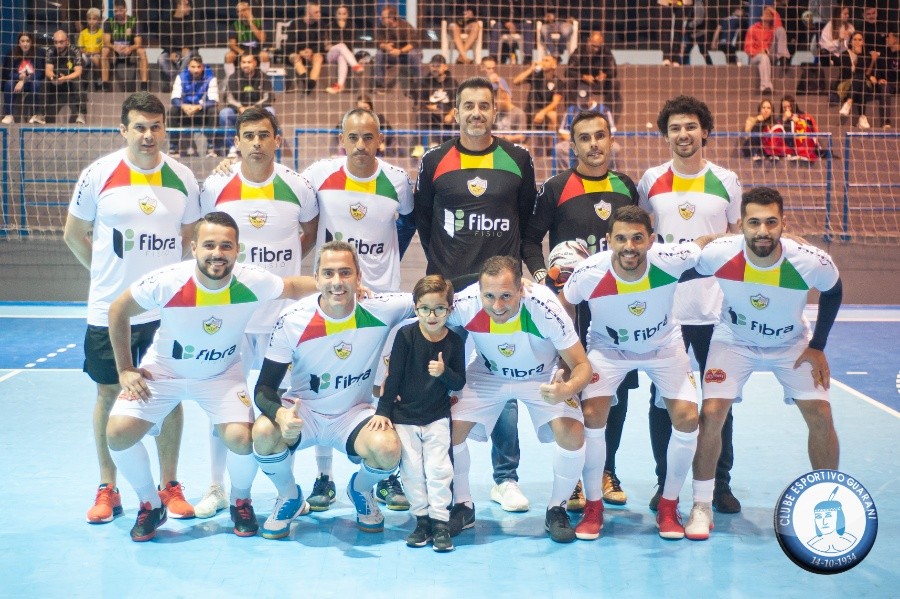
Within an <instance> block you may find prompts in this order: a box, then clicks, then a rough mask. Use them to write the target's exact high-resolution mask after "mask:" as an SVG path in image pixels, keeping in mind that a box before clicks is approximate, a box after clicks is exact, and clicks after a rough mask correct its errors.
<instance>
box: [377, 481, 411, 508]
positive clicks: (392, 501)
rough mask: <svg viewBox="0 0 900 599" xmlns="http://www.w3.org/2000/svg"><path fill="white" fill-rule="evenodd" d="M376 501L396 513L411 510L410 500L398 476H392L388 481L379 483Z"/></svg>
mask: <svg viewBox="0 0 900 599" xmlns="http://www.w3.org/2000/svg"><path fill="white" fill-rule="evenodd" d="M375 499H377V500H378V503H383V504H385V505H386V506H387V509H389V510H393V511H395V512H405V511H406V510H408V509H409V500H408V499H407V498H406V494H405V493H404V492H403V485H402V484H400V479H399V478H397V475H396V474H392V475H390V476H389V477H387V478H386V479H384V480H382V481H379V483H378V484H377V485H375Z"/></svg>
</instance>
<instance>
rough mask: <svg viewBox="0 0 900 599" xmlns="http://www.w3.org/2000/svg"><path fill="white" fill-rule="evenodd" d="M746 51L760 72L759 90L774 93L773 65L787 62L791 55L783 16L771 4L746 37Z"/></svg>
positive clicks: (752, 63)
mask: <svg viewBox="0 0 900 599" xmlns="http://www.w3.org/2000/svg"><path fill="white" fill-rule="evenodd" d="M744 52H746V53H747V56H749V57H750V64H751V65H755V66H756V68H757V70H758V72H759V91H761V92H762V93H763V94H771V93H772V65H773V64H782V65H784V64H787V61H788V60H790V58H791V56H790V54H788V51H787V35H786V34H785V31H784V27H782V26H781V17H779V16H778V12H777V11H776V10H775V9H774V8H772V7H771V6H767V7H766V8H765V9H764V10H763V15H762V19H760V20H759V21H757V22H756V23H754V24H753V25H751V26H750V29H748V30H747V37H746V38H745V39H744Z"/></svg>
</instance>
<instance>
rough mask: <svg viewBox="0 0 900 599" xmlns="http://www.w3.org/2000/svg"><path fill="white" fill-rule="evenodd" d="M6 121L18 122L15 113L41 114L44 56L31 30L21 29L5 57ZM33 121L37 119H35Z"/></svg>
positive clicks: (4, 94) (4, 97) (5, 123)
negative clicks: (38, 49) (39, 101)
mask: <svg viewBox="0 0 900 599" xmlns="http://www.w3.org/2000/svg"><path fill="white" fill-rule="evenodd" d="M2 76H3V121H2V122H3V124H4V125H11V124H12V123H15V122H16V114H18V115H19V116H20V118H24V117H25V115H26V114H29V115H32V116H34V115H36V114H38V111H39V109H38V99H39V97H40V91H41V79H43V76H44V60H43V57H42V56H41V55H40V54H39V53H38V52H37V49H36V48H35V46H34V38H33V37H32V35H31V34H30V33H20V34H19V39H18V43H17V44H16V46H15V47H14V48H13V49H12V52H10V53H9V55H8V56H6V57H5V59H4V61H3V73H2ZM32 122H34V121H32Z"/></svg>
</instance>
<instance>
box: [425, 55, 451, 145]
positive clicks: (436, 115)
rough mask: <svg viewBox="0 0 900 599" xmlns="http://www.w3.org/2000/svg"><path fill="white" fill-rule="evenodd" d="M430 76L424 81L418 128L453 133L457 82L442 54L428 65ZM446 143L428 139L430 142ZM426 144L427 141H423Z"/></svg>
mask: <svg viewBox="0 0 900 599" xmlns="http://www.w3.org/2000/svg"><path fill="white" fill-rule="evenodd" d="M428 71H429V74H428V75H427V76H425V77H424V78H423V79H422V83H421V87H420V92H419V94H420V95H419V98H418V99H417V102H416V103H417V105H418V108H419V110H418V115H417V117H418V119H417V120H418V127H419V128H420V129H432V130H434V129H437V130H442V131H452V130H454V129H456V122H455V121H454V120H453V116H454V110H453V109H454V107H455V104H456V102H455V100H456V86H457V83H456V80H455V79H454V78H453V77H452V76H451V75H450V66H449V65H448V64H447V59H445V58H444V57H443V56H442V55H440V54H435V55H434V56H433V57H432V59H431V62H429V63H428ZM432 141H437V143H441V142H443V141H444V139H443V137H441V138H440V139H439V140H433V139H431V137H429V138H428V142H429V143H430V142H432ZM422 143H423V144H425V143H426V142H425V140H423V141H422Z"/></svg>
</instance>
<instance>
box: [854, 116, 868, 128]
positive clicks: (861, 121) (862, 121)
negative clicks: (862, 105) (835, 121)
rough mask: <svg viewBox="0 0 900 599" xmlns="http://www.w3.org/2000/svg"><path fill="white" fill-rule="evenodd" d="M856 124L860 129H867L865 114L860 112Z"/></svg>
mask: <svg viewBox="0 0 900 599" xmlns="http://www.w3.org/2000/svg"><path fill="white" fill-rule="evenodd" d="M856 126H857V127H859V128H860V129H868V128H869V119H867V118H866V115H864V114H861V115H860V116H859V120H858V121H856Z"/></svg>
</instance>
